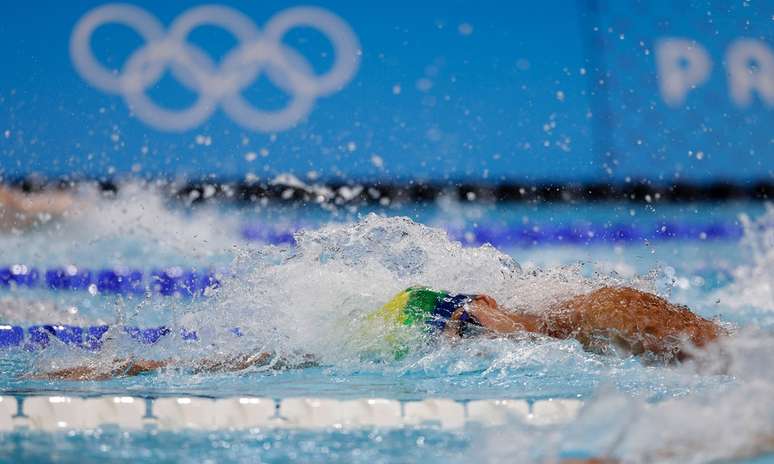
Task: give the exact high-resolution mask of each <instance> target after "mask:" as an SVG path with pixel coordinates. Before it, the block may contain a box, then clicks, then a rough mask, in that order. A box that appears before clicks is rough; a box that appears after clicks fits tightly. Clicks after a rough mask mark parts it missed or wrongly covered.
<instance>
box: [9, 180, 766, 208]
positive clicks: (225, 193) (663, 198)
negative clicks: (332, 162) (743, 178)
mask: <svg viewBox="0 0 774 464" xmlns="http://www.w3.org/2000/svg"><path fill="white" fill-rule="evenodd" d="M84 182H88V181H85V180H84ZM11 183H12V184H16V185H17V186H18V187H20V188H22V189H23V190H25V191H37V190H40V189H42V188H44V187H46V186H56V187H58V188H65V189H66V188H70V187H72V186H74V185H75V184H77V183H78V181H69V180H57V181H47V182H44V181H41V180H30V179H23V180H17V181H15V182H11ZM149 183H152V184H153V185H155V186H161V188H162V190H166V191H167V192H168V193H169V194H170V195H172V196H173V197H176V198H178V199H180V200H182V201H184V202H186V203H191V204H196V203H201V202H204V201H206V200H210V199H218V200H228V201H235V202H254V201H261V200H263V199H267V200H272V201H278V202H288V203H335V204H345V203H348V204H351V203H356V204H380V203H382V204H383V203H384V202H389V203H406V202H424V201H433V200H435V199H437V198H439V197H441V196H444V197H451V198H453V199H457V200H459V201H462V202H495V201H498V202H560V203H567V202H599V201H624V202H639V203H658V202H695V201H707V202H719V201H732V200H753V201H767V200H772V199H774V181H772V180H770V179H761V180H750V181H749V182H742V183H738V182H737V183H734V182H710V183H706V182H705V183H698V182H697V183H691V182H679V183H674V184H668V185H665V184H659V183H653V182H646V181H642V182H628V183H615V184H614V183H598V182H590V183H574V182H569V183H566V182H565V183H562V182H556V183H552V182H537V183H533V182H501V183H496V184H488V183H473V182H452V181H449V182H436V181H427V182H424V181H422V182H420V181H412V180H409V181H406V182H390V181H377V182H363V183H357V182H327V183H323V184H319V185H314V186H293V185H283V184H274V183H268V182H262V181H259V182H227V181H219V180H216V179H214V180H212V181H195V182H189V183H185V184H182V185H181V184H180V183H177V182H167V181H163V180H159V181H149ZM97 184H98V185H99V187H100V188H101V190H102V191H104V192H117V191H118V190H119V188H120V184H119V183H116V182H113V181H110V180H103V181H97ZM323 191H324V192H330V194H326V193H321V192H323Z"/></svg>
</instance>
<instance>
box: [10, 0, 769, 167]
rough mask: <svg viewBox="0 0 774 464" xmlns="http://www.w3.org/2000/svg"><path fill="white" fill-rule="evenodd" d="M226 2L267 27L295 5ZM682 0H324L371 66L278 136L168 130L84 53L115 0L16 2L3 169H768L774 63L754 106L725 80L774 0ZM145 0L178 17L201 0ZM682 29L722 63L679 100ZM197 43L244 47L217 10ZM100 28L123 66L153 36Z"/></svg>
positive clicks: (189, 95) (99, 41) (299, 41)
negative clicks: (79, 40) (93, 21)
mask: <svg viewBox="0 0 774 464" xmlns="http://www.w3.org/2000/svg"><path fill="white" fill-rule="evenodd" d="M223 3H224V4H226V5H231V6H233V7H234V8H235V9H237V10H239V11H241V12H242V13H244V14H246V15H247V16H249V17H250V18H252V19H253V21H254V22H255V23H256V25H257V26H258V27H261V28H262V27H263V25H264V23H265V22H266V21H267V20H268V19H269V17H271V16H272V15H273V14H274V13H277V12H279V11H282V10H284V9H286V8H288V7H289V6H292V5H294V4H291V3H287V2H276V1H262V2H236V1H232V2H223ZM672 3H673V2H669V1H667V0H664V1H657V2H625V1H620V2H618V1H610V2H609V3H608V2H601V3H597V2H591V1H590V2H586V1H580V2H573V1H559V0H545V1H541V2H529V3H527V2H494V1H477V2H459V1H451V2H449V1H430V2H408V1H394V2H362V1H358V2H356V1H351V0H330V1H326V2H325V3H324V4H323V5H322V6H324V7H325V8H326V9H328V10H329V11H331V12H333V13H335V14H336V15H338V16H340V17H341V18H342V19H343V20H344V21H346V22H347V23H348V24H349V25H350V26H351V28H352V30H353V31H354V34H355V35H356V36H357V38H358V40H359V42H360V45H361V47H362V56H361V57H360V65H359V68H358V70H357V73H356V74H355V75H354V77H353V79H352V80H351V81H350V82H348V83H346V84H344V86H343V87H342V88H341V89H340V90H339V91H337V92H334V93H332V94H331V95H328V96H320V97H319V98H317V99H316V100H315V104H314V107H313V108H312V109H311V112H310V113H309V115H308V117H307V118H305V119H304V120H302V121H301V122H300V123H298V124H297V125H296V126H295V127H293V128H290V129H288V130H283V131H277V132H274V133H265V132H256V131H252V130H248V129H245V128H243V127H241V126H240V125H239V124H237V123H235V122H234V120H233V119H232V118H231V117H230V116H229V115H227V114H225V113H224V112H223V111H221V110H217V111H215V113H214V114H213V115H212V117H209V118H208V119H206V121H205V122H204V123H202V124H201V125H200V126H198V127H196V128H194V129H191V130H187V131H183V132H165V131H160V130H157V129H156V128H154V127H152V126H151V125H149V124H147V123H146V122H144V121H142V120H141V119H140V118H138V117H136V116H133V115H132V114H131V112H130V109H129V108H128V106H127V103H126V102H125V101H124V99H123V98H122V97H121V96H118V95H113V94H109V93H106V92H104V91H103V90H100V89H98V88H95V87H94V86H93V85H91V84H90V83H89V82H87V80H85V79H84V78H83V77H82V76H81V75H80V74H79V73H78V72H77V71H76V70H75V68H74V66H73V63H72V61H71V57H70V53H69V51H68V46H69V45H68V44H69V40H70V37H71V34H72V32H73V28H74V26H75V25H76V23H77V22H78V20H79V19H80V18H82V17H83V16H84V15H85V14H86V13H87V12H88V11H90V10H92V9H93V8H95V7H97V6H99V5H102V4H104V2H90V1H83V2H78V3H77V4H76V3H75V2H54V1H43V0H27V1H25V2H8V3H7V4H6V5H4V8H3V10H4V16H3V17H2V18H1V19H0V50H2V52H3V54H2V56H3V57H5V59H6V60H7V61H6V63H5V65H4V66H3V71H2V72H1V73H0V169H2V172H3V173H4V174H5V175H6V176H7V177H17V176H24V175H27V174H30V173H33V172H37V173H43V174H46V175H50V176H62V175H76V176H87V177H105V176H112V175H114V174H118V175H122V174H126V173H131V172H135V173H138V174H140V175H148V176H158V175H163V176H167V177H171V176H178V175H181V174H185V175H189V176H192V177H199V176H204V175H210V174H212V175H215V176H218V177H220V178H229V179H244V178H245V176H247V175H254V176H257V177H259V178H267V177H273V176H274V175H276V174H278V173H282V172H291V173H294V174H296V175H298V176H299V177H306V176H307V175H309V174H310V173H311V174H312V175H313V176H319V178H322V179H330V178H354V179H371V180H373V179H384V178H386V179H407V178H424V179H433V180H445V179H455V180H456V179H467V180H477V181H481V180H482V179H483V180H486V181H490V182H499V181H502V180H519V181H524V180H558V181H593V180H602V181H604V180H608V179H611V178H612V179H613V180H618V181H620V180H622V179H624V178H626V177H632V178H634V179H639V178H647V179H653V180H657V181H669V180H671V179H673V178H675V177H676V176H677V177H679V178H681V179H689V180H699V181H703V180H727V179H730V180H737V181H740V180H750V179H771V178H772V177H773V176H774V174H772V170H773V169H774V168H773V167H772V166H774V153H772V147H773V146H774V141H773V140H772V135H771V134H772V133H774V132H772V130H771V127H773V126H772V123H774V101H772V102H771V103H770V104H769V102H768V101H766V100H765V98H762V97H761V96H760V95H761V94H762V93H765V90H766V88H767V87H766V85H768V84H767V82H768V81H766V79H765V77H766V76H767V75H768V73H771V82H772V86H774V68H773V69H769V68H768V67H767V63H757V62H751V63H749V66H750V69H751V70H752V71H751V72H753V73H757V74H756V76H757V78H759V80H757V81H755V83H754V84H755V85H756V86H757V87H754V90H753V91H752V92H751V95H752V100H751V102H750V103H749V104H747V105H745V106H740V105H738V104H736V103H735V102H734V101H733V100H732V98H731V97H730V91H729V76H728V72H727V69H725V68H724V65H723V61H724V60H725V59H726V53H727V50H728V48H729V46H730V44H732V43H733V42H734V41H735V40H737V39H739V38H740V37H751V38H755V39H756V40H758V41H760V42H761V43H762V44H764V45H765V47H768V48H767V50H769V51H770V52H771V53H774V36H773V34H774V27H772V24H773V23H772V16H771V15H772V12H773V11H774V2H772V1H769V2H755V3H754V6H750V7H746V8H743V7H742V6H741V4H740V5H739V6H735V7H732V8H730V9H729V7H727V6H722V3H726V2H714V1H709V2H707V1H706V0H705V1H703V2H692V3H686V2H677V3H680V5H678V6H673V4H672ZM133 4H134V5H137V6H139V7H142V8H144V9H145V10H147V12H148V13H150V14H152V15H154V16H156V17H157V18H158V19H159V20H160V21H161V23H163V25H164V27H168V26H169V24H170V23H171V22H172V21H173V20H174V19H175V18H176V17H178V16H179V15H180V14H182V13H183V12H185V11H186V10H188V9H189V8H191V7H193V6H196V5H198V3H195V2H189V1H169V2H152V1H147V0H143V1H139V2H133ZM643 4H644V5H645V6H643ZM668 37H681V38H688V39H691V40H695V41H697V44H696V46H697V47H701V48H702V50H705V51H706V53H704V54H701V53H699V55H696V54H695V53H694V54H693V55H691V57H693V59H694V60H693V61H691V59H686V58H685V57H681V56H678V57H677V58H675V59H674V60H673V61H674V63H672V64H674V66H673V67H672V68H669V69H671V71H672V77H673V79H674V78H676V79H678V81H677V82H678V83H679V82H682V83H683V84H685V83H686V82H687V83H688V84H690V79H688V78H687V77H686V76H688V77H690V75H691V72H694V74H695V73H696V72H697V70H698V71H701V69H703V68H702V66H704V65H706V62H707V59H704V61H701V60H699V61H701V62H699V61H696V56H699V57H700V58H701V57H703V58H707V57H709V61H711V63H712V65H711V66H710V68H711V70H710V71H709V72H708V73H705V74H707V76H704V77H703V79H699V80H701V82H700V83H697V84H695V85H693V87H691V88H690V90H689V91H687V92H683V93H684V94H685V95H683V97H684V99H683V100H681V101H676V100H675V99H676V98H677V97H675V96H674V95H672V97H667V98H666V100H665V97H664V90H663V89H662V88H661V87H660V86H661V84H660V80H659V75H658V73H657V70H658V68H657V60H656V57H655V55H656V52H655V48H656V44H657V43H659V42H658V41H659V40H663V39H664V38H668ZM189 42H190V43H193V44H195V45H197V46H199V47H201V49H203V50H205V51H206V52H207V53H209V54H210V56H212V57H213V58H214V59H216V60H217V59H220V58H223V57H224V56H225V55H226V54H227V53H228V52H229V51H230V50H232V49H233V47H234V46H235V45H237V43H236V40H235V39H234V37H233V36H231V35H230V34H228V33H226V32H225V31H223V30H221V29H218V28H216V27H202V28H199V29H196V30H194V32H193V33H192V34H191V35H190V37H189ZM91 43H92V46H93V49H94V53H95V54H96V55H97V57H98V58H99V59H100V60H101V61H102V62H104V63H106V64H107V65H108V66H111V67H113V68H114V69H120V68H121V67H122V66H123V63H124V62H125V61H126V60H127V59H128V58H129V57H130V56H132V54H133V53H134V52H135V51H136V50H137V49H139V48H140V47H141V46H142V45H143V43H144V42H143V40H141V38H140V37H139V36H138V35H137V34H136V33H134V32H132V31H131V30H130V29H128V28H126V27H122V26H118V25H107V26H104V27H102V28H99V29H97V30H96V32H95V34H94V36H93V40H92V42H91ZM284 43H285V44H286V45H287V46H289V47H291V48H293V49H295V50H297V51H298V52H300V53H301V54H302V55H303V56H304V57H306V59H307V60H308V61H309V63H310V64H311V65H312V66H313V67H314V68H315V70H317V72H324V71H325V70H326V69H328V68H329V67H330V66H331V63H332V56H333V55H334V53H333V50H332V48H331V45H330V43H329V42H328V41H326V40H325V37H324V35H322V34H320V33H319V32H317V31H315V30H312V29H309V28H302V29H297V30H294V31H292V32H291V33H290V34H288V35H287V36H285V38H284ZM694 48H695V47H694ZM748 48H749V47H748ZM672 51H674V50H672ZM678 51H680V50H678ZM694 55H695V56H694ZM762 56H763V59H764V61H765V53H764V55H762ZM691 57H689V58H691ZM703 58H702V59H703ZM675 63H676V64H675ZM699 74H701V73H699ZM263 76H264V77H261V78H260V79H258V80H257V81H256V82H255V84H254V85H251V86H250V88H249V89H247V90H246V91H245V92H244V94H245V95H246V96H247V97H248V98H249V100H250V101H252V102H254V103H255V104H256V105H261V106H262V107H264V108H270V109H279V108H282V107H283V106H284V105H285V104H286V103H287V100H288V96H287V95H286V94H284V93H283V92H281V91H279V90H278V89H277V87H275V86H274V85H272V83H271V81H270V80H269V79H267V78H266V77H265V74H264V75H263ZM675 76H677V77H675ZM275 77H276V76H275ZM282 78H283V76H279V77H278V79H279V80H282ZM285 78H287V76H285ZM679 79H683V81H679ZM697 82H698V80H697ZM761 82H762V83H761ZM748 84H749V83H748ZM398 87H399V88H400V91H399V92H397V89H398ZM748 87H749V85H748ZM675 89H677V90H679V89H680V87H679V85H677V87H675V85H673V86H672V93H673V94H674V93H675V92H676V90H675ZM772 92H774V88H773V89H772ZM677 93H678V94H679V92H677ZM148 95H150V96H151V98H153V99H154V101H156V102H157V103H159V104H161V105H165V106H167V107H170V108H178V109H179V108H184V107H185V106H186V105H189V104H191V103H192V102H193V101H194V100H195V98H196V94H195V93H194V92H191V91H189V90H186V89H185V87H183V86H181V85H180V84H179V83H177V82H176V81H175V80H174V78H173V77H172V75H171V73H169V72H166V73H165V75H164V76H163V77H162V78H161V80H160V81H159V83H158V84H157V85H155V86H153V87H152V88H151V89H150V90H149V91H148ZM669 98H671V100H670V99H669ZM740 98H741V97H740ZM773 98H774V97H773ZM678 100H679V99H678ZM697 153H700V154H699V155H697ZM250 154H255V155H254V156H252V155H250ZM253 158H254V159H253Z"/></svg>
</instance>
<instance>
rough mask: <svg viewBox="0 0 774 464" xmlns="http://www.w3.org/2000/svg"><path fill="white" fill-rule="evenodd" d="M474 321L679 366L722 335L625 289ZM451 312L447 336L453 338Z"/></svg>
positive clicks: (224, 362) (270, 361) (472, 308)
mask: <svg viewBox="0 0 774 464" xmlns="http://www.w3.org/2000/svg"><path fill="white" fill-rule="evenodd" d="M467 310H468V312H469V314H470V315H471V316H473V317H474V318H475V319H476V320H477V321H478V322H479V323H480V324H481V326H482V327H483V328H484V329H485V333H486V332H488V333H489V334H491V335H496V336H497V335H508V334H515V333H520V332H531V333H537V334H541V335H546V336H549V337H554V338H559V339H569V338H574V339H576V340H578V341H579V342H580V343H581V344H582V345H583V347H584V348H586V349H588V350H590V351H595V352H603V353H606V352H609V351H610V350H611V348H613V347H615V348H617V349H619V350H623V351H625V352H629V353H631V354H634V355H653V356H655V357H657V358H659V359H662V360H666V361H671V360H681V359H684V358H686V357H688V356H689V351H690V349H693V348H702V347H705V346H707V345H708V344H710V343H712V342H713V341H715V340H717V339H718V338H719V337H720V336H722V335H725V331H724V330H723V329H722V328H721V327H720V326H719V325H717V324H716V323H715V322H713V321H710V320H708V319H704V318H702V317H700V316H698V315H696V314H694V313H693V312H691V311H690V310H689V309H688V308H686V307H684V306H678V305H674V304H672V303H670V302H668V301H667V300H665V299H663V298H661V297H658V296H656V295H653V294H650V293H646V292H642V291H640V290H635V289H632V288H627V287H604V288H600V289H598V290H594V291H592V292H590V293H588V294H585V295H579V296H576V297H573V298H571V299H569V300H567V301H564V302H562V303H560V304H558V305H556V306H555V307H553V308H551V310H549V311H547V312H546V313H545V314H541V315H533V314H526V313H518V312H512V311H508V310H506V309H504V308H503V307H501V306H500V305H498V303H497V301H495V299H494V298H492V297H490V296H487V295H478V296H477V297H475V299H474V300H473V301H472V302H471V303H470V304H469V305H468V308H467ZM461 315H462V310H461V309H460V310H457V311H456V312H455V313H454V314H453V315H452V318H451V320H450V321H449V322H448V324H447V327H446V330H445V334H446V335H448V336H449V337H458V336H459V335H457V334H459V332H460V331H459V318H460V316H461ZM315 364H316V361H315V359H314V356H312V355H307V356H305V357H303V358H302V359H301V360H300V361H289V360H287V359H285V358H282V357H278V356H275V355H274V354H273V353H268V352H258V353H254V354H244V355H236V356H232V357H228V358H223V359H202V360H199V361H197V362H196V363H193V364H191V363H187V364H185V365H182V364H181V363H179V362H178V361H175V360H171V359H169V360H144V359H117V360H114V361H113V364H112V365H111V366H109V367H107V368H105V367H101V368H95V367H91V366H78V367H72V368H65V369H60V370H55V371H52V372H46V373H42V374H35V375H33V377H37V378H46V379H60V380H105V379H110V378H114V377H123V376H133V375H139V374H143V373H146V372H152V371H156V370H159V369H163V368H167V367H182V368H188V369H190V370H191V371H193V372H194V373H203V372H227V371H241V370H244V369H247V368H250V367H256V366H267V367H269V368H273V369H287V368H303V367H309V366H313V365H315Z"/></svg>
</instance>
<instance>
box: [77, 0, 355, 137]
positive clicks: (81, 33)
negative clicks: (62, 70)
mask: <svg viewBox="0 0 774 464" xmlns="http://www.w3.org/2000/svg"><path fill="white" fill-rule="evenodd" d="M108 23H117V24H123V25H125V26H128V27H130V28H132V29H133V30H135V31H136V32H137V33H138V34H139V35H140V36H141V37H142V38H143V39H145V41H146V44H145V45H144V46H143V47H141V48H140V49H138V50H136V51H135V52H134V53H132V55H130V57H129V58H128V59H127V61H126V63H125V64H124V66H123V69H122V70H121V72H120V73H116V72H114V71H112V70H110V69H108V68H106V67H105V66H103V65H102V64H101V63H100V62H99V61H98V60H97V58H96V57H95V56H94V54H93V51H92V49H91V38H92V35H93V34H94V31H95V30H96V29H97V28H99V27H100V26H102V25H105V24H108ZM202 25H214V26H218V27H220V28H222V29H224V30H226V31H227V32H229V33H230V34H232V35H233V36H234V37H235V38H236V40H237V41H238V43H239V44H238V46H237V47H236V48H234V49H233V50H231V51H230V52H229V53H228V54H227V55H226V56H225V57H224V59H223V61H222V63H221V64H220V65H217V64H215V63H214V62H213V60H212V59H211V58H210V57H209V55H208V54H207V53H206V52H205V51H203V50H201V49H200V48H198V47H196V46H194V45H191V44H190V43H188V42H187V38H188V35H189V34H190V32H191V31H192V30H194V29H196V28H197V27H200V26H202ZM296 27H312V28H315V29H317V30H318V31H320V32H321V33H322V34H323V35H325V36H326V37H327V39H328V40H329V41H330V42H331V45H332V46H333V49H334V52H335V61H334V63H333V65H332V67H331V69H330V70H328V71H327V72H325V73H323V74H321V75H317V74H315V72H314V69H313V68H312V66H311V64H310V63H309V62H308V61H307V60H306V59H305V58H304V56H303V55H301V54H300V53H298V52H296V51H295V50H293V49H291V48H289V47H288V46H287V45H285V44H283V43H282V38H283V37H284V35H285V34H286V33H287V32H288V31H289V30H291V29H293V28H296ZM70 54H71V56H72V60H73V64H74V66H75V69H76V70H77V71H78V73H79V74H80V75H81V76H82V77H83V78H84V79H85V80H86V81H88V82H89V83H91V84H92V85H94V86H95V87H97V88H99V89H101V90H103V91H105V92H109V93H113V94H117V95H122V96H123V97H124V99H125V100H126V102H127V104H128V105H129V107H130V108H131V109H132V111H133V112H134V113H135V114H136V115H137V117H138V118H139V119H140V120H142V121H143V122H145V123H146V124H149V125H151V126H154V127H156V128H158V129H161V130H166V131H185V130H189V129H192V128H194V127H196V126H198V125H200V124H202V123H203V122H204V121H206V120H207V119H208V118H209V117H210V116H211V115H212V113H213V112H214V111H215V109H216V108H217V106H218V104H219V103H220V104H222V106H223V109H224V111H225V112H226V114H228V115H229V116H230V117H231V118H232V119H233V120H234V121H235V122H237V123H238V124H240V125H242V126H244V127H246V128H248V129H252V130H261V131H280V130H284V129H288V128H290V127H292V126H294V125H295V124H297V123H298V122H299V121H301V120H302V119H304V118H305V117H306V116H307V115H308V114H309V112H310V111H311V109H312V106H313V105H314V102H315V100H316V98H317V97H320V96H325V95H330V94H332V93H334V92H336V91H338V90H340V89H341V88H342V87H343V86H344V84H346V83H347V82H348V81H349V80H350V79H352V77H353V76H354V74H355V72H356V71H357V67H358V65H359V63H360V50H359V44H358V40H357V37H355V34H354V33H353V32H352V30H351V29H350V27H349V26H348V25H347V23H345V22H344V21H343V20H342V19H341V18H339V17H338V16H336V15H334V14H333V13H330V12H328V11H326V10H323V9H321V8H316V7H296V8H290V9H288V10H285V11H282V12H280V13H278V14H277V15H275V16H274V17H272V18H271V19H270V20H269V21H268V22H267V23H266V30H265V32H264V33H263V34H261V32H260V31H259V30H258V28H257V27H256V26H255V24H253V22H252V21H251V20H250V18H248V17H247V16H245V15H244V14H242V13H241V12H239V11H237V10H235V9H233V8H230V7H226V6H221V5H203V6H199V7H195V8H192V9H190V10H188V11H186V12H184V13H183V14H182V15H181V16H179V17H178V18H176V19H175V20H174V21H173V22H172V24H171V25H170V27H169V30H168V32H165V30H164V27H163V26H162V24H161V23H160V22H159V21H158V20H157V19H156V18H155V17H153V16H152V15H151V14H149V13H148V12H146V11H145V10H143V9H141V8H138V7H135V6H132V5H126V4H108V5H104V6H101V7H98V8H96V9H94V10H92V11H90V12H89V13H87V14H86V15H85V16H84V17H83V18H81V20H80V21H78V23H77V24H76V26H75V29H74V30H73V34H72V37H71V39H70ZM167 69H169V70H170V71H171V72H172V75H173V76H174V77H175V79H177V80H178V81H179V82H180V83H181V84H182V85H184V86H185V87H187V88H188V89H189V90H191V91H194V92H196V93H197V100H196V102H195V103H194V104H193V105H192V106H190V107H188V108H186V109H183V110H179V111H176V110H168V109H165V108H162V107H161V106H159V105H158V104H156V103H155V102H153V100H152V99H151V98H150V97H148V95H147V93H146V92H147V90H148V89H149V88H150V87H152V86H153V85H155V84H156V83H157V82H158V81H159V79H161V77H162V76H163V75H164V72H165V70H167ZM261 72H266V73H267V74H266V75H267V77H268V78H269V80H270V81H272V82H273V83H274V85H275V86H276V87H277V88H279V89H281V90H283V91H285V92H287V93H288V94H289V95H290V101H289V103H288V104H287V105H286V106H285V107H284V108H282V109H280V110H276V111H265V110H260V109H257V108H255V107H253V106H252V105H251V104H250V103H249V102H248V101H247V100H246V99H245V98H244V97H243V96H242V95H241V92H242V91H244V90H245V89H246V88H247V87H248V86H249V85H250V83H251V82H254V81H255V79H257V78H258V77H259V76H260V73H261Z"/></svg>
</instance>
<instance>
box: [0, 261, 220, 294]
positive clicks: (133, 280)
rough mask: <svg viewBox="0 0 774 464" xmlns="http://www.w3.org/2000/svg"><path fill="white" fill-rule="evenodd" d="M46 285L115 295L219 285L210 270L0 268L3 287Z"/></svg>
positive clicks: (201, 291) (177, 291) (190, 291)
mask: <svg viewBox="0 0 774 464" xmlns="http://www.w3.org/2000/svg"><path fill="white" fill-rule="evenodd" d="M11 286H15V287H27V288H47V289H50V290H73V291H94V292H98V293H105V294H115V295H143V294H145V293H148V292H151V293H156V294H159V295H162V296H174V295H179V296H183V297H194V296H201V295H204V294H205V292H206V290H208V289H214V288H218V287H220V280H218V278H217V277H216V276H215V273H214V272H212V271H203V272H202V271H196V270H183V269H180V268H176V267H170V268H166V269H156V270H153V271H151V272H149V273H147V275H144V274H143V272H142V271H139V270H125V271H122V270H115V269H88V268H80V267H76V266H68V267H62V268H59V267H57V268H51V269H47V270H38V269H37V268H34V267H28V266H26V265H22V264H16V265H13V266H8V267H0V288H2V287H11Z"/></svg>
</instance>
